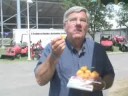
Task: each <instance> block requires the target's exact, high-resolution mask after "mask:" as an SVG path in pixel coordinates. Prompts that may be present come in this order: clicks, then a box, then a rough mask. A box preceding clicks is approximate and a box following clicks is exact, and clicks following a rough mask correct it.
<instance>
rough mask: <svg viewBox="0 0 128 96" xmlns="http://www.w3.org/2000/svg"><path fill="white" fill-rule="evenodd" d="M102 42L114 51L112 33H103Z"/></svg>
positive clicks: (105, 46)
mask: <svg viewBox="0 0 128 96" xmlns="http://www.w3.org/2000/svg"><path fill="white" fill-rule="evenodd" d="M100 44H101V45H102V46H103V47H104V48H105V49H106V50H110V51H113V41H112V35H111V34H101V36H100Z"/></svg>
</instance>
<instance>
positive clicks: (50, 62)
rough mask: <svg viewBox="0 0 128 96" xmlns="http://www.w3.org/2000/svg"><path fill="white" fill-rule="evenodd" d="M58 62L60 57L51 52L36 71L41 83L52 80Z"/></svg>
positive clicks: (38, 80)
mask: <svg viewBox="0 0 128 96" xmlns="http://www.w3.org/2000/svg"><path fill="white" fill-rule="evenodd" d="M57 62H58V59H55V58H54V57H53V56H52V55H51V54H50V55H49V56H48V58H47V60H46V61H45V62H44V64H41V65H39V66H38V68H37V69H36V71H35V76H36V79H37V82H38V84H39V85H45V84H47V83H48V82H49V81H50V80H51V78H52V77H53V75H54V72H55V67H56V64H57Z"/></svg>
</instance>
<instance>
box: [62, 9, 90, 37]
mask: <svg viewBox="0 0 128 96" xmlns="http://www.w3.org/2000/svg"><path fill="white" fill-rule="evenodd" d="M64 29H65V31H66V32H67V37H68V38H70V39H81V38H85V35H86V32H87V31H88V22H87V15H86V14H85V12H82V11H81V12H79V13H71V14H70V15H69V16H68V20H67V21H66V22H65V25H64Z"/></svg>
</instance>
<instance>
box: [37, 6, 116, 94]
mask: <svg viewBox="0 0 128 96" xmlns="http://www.w3.org/2000/svg"><path fill="white" fill-rule="evenodd" d="M63 23H64V30H65V32H66V34H67V37H66V39H63V38H62V37H58V38H56V39H54V40H52V41H51V43H49V44H48V45H47V46H46V48H45V49H44V51H43V53H42V57H41V58H40V60H39V62H38V64H37V66H36V68H35V77H36V80H37V82H38V84H39V85H45V84H47V83H48V82H49V81H50V90H49V96H103V95H102V90H103V89H108V88H110V87H111V86H112V84H113V81H114V76H115V74H114V70H113V67H112V65H111V63H110V61H109V59H108V56H107V55H106V52H105V50H104V49H103V48H102V46H101V45H100V44H98V43H96V42H94V41H93V40H92V39H88V38H85V37H86V33H87V32H88V27H89V13H88V11H87V9H85V8H83V7H80V6H74V7H72V8H70V9H68V10H67V11H66V12H65V14H64V18H63ZM82 66H87V67H88V68H89V69H90V70H92V71H93V70H95V71H97V72H98V73H99V74H100V78H99V82H101V83H92V85H93V92H88V91H82V90H77V89H73V88H67V83H68V80H69V78H70V77H71V76H74V75H76V72H77V70H79V69H80V68H81V67H82Z"/></svg>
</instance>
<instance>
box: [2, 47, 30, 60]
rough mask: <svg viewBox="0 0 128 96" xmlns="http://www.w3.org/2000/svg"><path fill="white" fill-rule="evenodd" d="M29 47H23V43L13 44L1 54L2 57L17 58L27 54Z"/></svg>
mask: <svg viewBox="0 0 128 96" xmlns="http://www.w3.org/2000/svg"><path fill="white" fill-rule="evenodd" d="M27 52H28V49H27V46H24V47H22V46H21V45H13V46H12V47H8V48H7V49H6V52H5V54H2V55H1V58H2V59H5V58H8V59H12V60H13V59H15V58H20V57H21V55H27Z"/></svg>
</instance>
